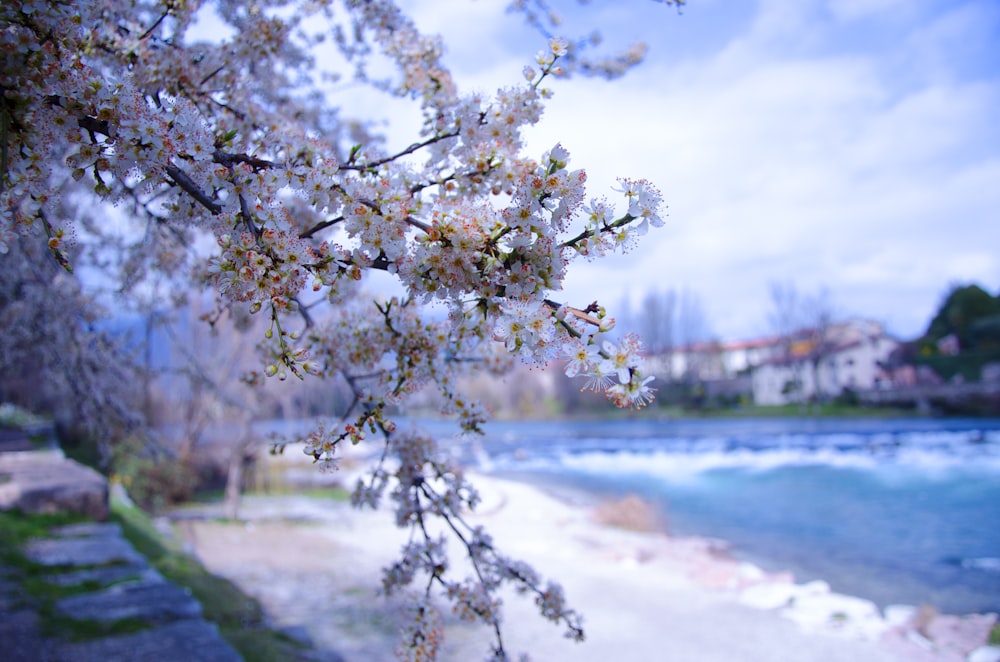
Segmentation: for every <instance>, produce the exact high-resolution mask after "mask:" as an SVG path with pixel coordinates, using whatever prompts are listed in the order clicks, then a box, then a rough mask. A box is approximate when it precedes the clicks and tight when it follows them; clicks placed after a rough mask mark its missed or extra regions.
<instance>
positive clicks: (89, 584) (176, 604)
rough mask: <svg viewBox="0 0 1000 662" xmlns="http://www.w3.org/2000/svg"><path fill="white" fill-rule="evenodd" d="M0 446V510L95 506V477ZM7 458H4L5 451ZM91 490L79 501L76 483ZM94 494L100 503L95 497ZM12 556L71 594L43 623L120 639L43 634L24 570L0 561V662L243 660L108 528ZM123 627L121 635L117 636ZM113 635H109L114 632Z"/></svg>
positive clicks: (62, 536) (51, 453)
mask: <svg viewBox="0 0 1000 662" xmlns="http://www.w3.org/2000/svg"><path fill="white" fill-rule="evenodd" d="M2 441H4V442H5V443H3V444H2V445H0V446H3V447H5V448H0V497H3V498H0V508H3V509H11V508H17V509H20V510H22V511H25V512H60V511H62V510H65V509H67V504H68V507H69V508H72V507H73V504H84V503H87V504H88V506H87V507H88V508H93V506H94V503H96V502H97V501H99V499H100V498H103V500H104V503H103V506H100V505H99V507H98V511H100V510H101V509H102V508H103V512H104V513H105V514H106V513H107V484H106V483H103V484H99V483H100V481H103V478H102V477H101V478H100V481H95V476H97V477H100V475H99V474H97V473H96V472H93V471H92V470H89V469H87V468H85V467H82V466H81V465H78V464H76V463H75V462H73V461H72V460H67V459H66V458H65V457H64V456H63V455H62V453H61V452H60V451H58V449H57V448H56V449H53V448H52V447H51V446H48V447H44V448H27V447H25V444H24V443H18V442H17V441H16V440H14V439H10V438H7V439H4V440H2ZM4 451H6V452H4ZM83 483H86V484H89V485H90V488H88V490H87V491H86V492H81V484H83ZM95 493H96V494H101V495H103V496H102V497H95ZM50 533H51V537H48V538H40V539H34V540H31V541H29V542H28V543H27V544H26V545H25V546H24V547H23V549H22V550H21V551H22V552H23V553H24V554H25V556H27V558H28V559H29V560H31V561H32V562H33V563H35V564H37V565H38V566H42V567H43V568H51V572H43V573H42V575H41V579H42V580H43V581H44V582H45V583H47V584H51V585H54V586H61V587H68V588H69V587H77V588H79V589H80V590H79V591H68V592H67V593H71V594H69V595H67V596H66V597H63V598H60V599H58V600H55V601H54V603H53V605H52V613H50V614H47V617H49V618H56V619H65V621H66V622H67V623H70V624H72V623H73V622H74V621H75V622H76V624H78V625H81V626H84V627H89V628H90V629H92V630H93V629H95V626H96V629H103V631H121V630H122V629H127V630H128V633H127V634H117V635H112V636H105V637H99V638H94V639H89V640H83V641H67V640H64V639H56V638H52V637H51V636H47V634H46V633H45V632H44V631H43V628H42V622H41V621H42V619H41V615H40V614H41V610H42V609H43V605H42V603H41V602H40V601H39V600H37V599H35V598H33V596H32V595H31V594H30V593H28V592H27V591H26V590H25V588H24V586H23V582H24V580H25V579H26V577H25V576H24V571H23V570H22V569H20V568H18V567H14V566H12V565H4V563H3V562H2V561H0V659H2V660H3V661H4V662H47V661H52V662H119V661H121V662H125V661H128V662H140V661H147V660H148V661H149V662H175V661H176V662H239V661H240V660H242V657H241V656H240V655H239V653H237V652H236V650H235V649H234V648H233V647H232V646H230V645H229V643H228V642H226V640H225V639H223V638H222V636H221V635H220V634H219V631H218V628H217V627H216V626H215V625H214V624H212V623H210V622H208V621H206V620H205V619H204V618H203V617H202V610H201V605H200V604H199V603H198V601H197V600H195V599H194V597H192V596H191V594H190V593H189V592H188V591H187V590H186V589H183V588H180V587H178V586H177V585H175V584H173V583H171V582H168V581H167V580H165V579H164V578H163V577H162V576H161V575H160V574H159V573H158V572H157V571H156V570H155V569H154V568H152V567H151V566H150V565H149V563H148V562H147V561H146V559H145V558H144V557H143V556H142V555H141V554H139V553H138V552H136V550H135V548H133V547H132V545H131V544H130V543H129V542H128V541H127V540H126V539H125V538H124V537H123V536H122V532H121V529H120V528H119V527H118V525H117V524H114V523H104V522H87V523H83V524H75V525H71V526H64V527H59V528H56V529H53V530H52V531H51V532H50ZM122 626H128V627H127V628H123V627H122ZM115 628H118V629H117V630H116V629H115Z"/></svg>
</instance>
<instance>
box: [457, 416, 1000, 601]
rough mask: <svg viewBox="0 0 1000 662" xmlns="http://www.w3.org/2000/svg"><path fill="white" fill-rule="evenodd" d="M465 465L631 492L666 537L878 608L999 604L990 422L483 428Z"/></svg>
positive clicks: (998, 461)
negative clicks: (660, 516)
mask: <svg viewBox="0 0 1000 662" xmlns="http://www.w3.org/2000/svg"><path fill="white" fill-rule="evenodd" d="M471 459H472V460H473V461H475V462H477V463H478V465H479V468H480V469H481V470H485V471H490V472H495V473H498V474H501V475H507V476H513V477H519V478H524V479H528V480H533V481H536V482H543V483H546V484H550V485H553V486H563V487H572V488H575V489H578V490H579V489H582V490H586V491H587V492H590V493H592V494H594V495H595V496H607V495H621V494H626V493H635V494H639V495H641V496H643V497H645V498H647V499H649V500H651V501H653V502H654V503H656V504H658V505H659V506H660V507H661V509H662V510H663V513H664V514H665V515H666V519H667V521H668V522H669V525H668V526H669V530H670V532H672V533H676V534H680V535H685V534H691V535H702V536H711V537H718V538H723V539H725V540H727V541H729V542H730V543H732V544H733V545H734V552H735V553H736V554H737V555H738V556H740V557H742V558H746V559H748V560H751V561H753V562H755V563H758V564H759V565H762V566H763V567H765V568H767V569H770V570H780V569H787V570H791V571H792V572H794V573H795V576H796V579H797V580H798V581H807V580H810V579H817V578H818V579H824V580H826V581H828V582H829V583H830V584H831V586H832V587H833V589H834V590H836V591H840V592H843V593H847V594H851V595H858V596H861V597H866V598H868V599H871V600H874V601H875V602H876V603H878V604H880V605H886V604H894V603H905V604H932V605H934V606H935V607H937V608H938V609H940V610H942V611H945V612H951V613H968V612H981V611H1000V419H998V420H981V419H978V420H924V419H919V420H909V419H899V420H867V419H864V420H862V419H857V420H844V419H838V420H825V419H819V420H798V419H781V420H778V419H774V420H700V421H693V422H692V421H676V422H675V421H615V422H541V423H539V422H531V423H499V422H493V423H490V424H489V425H488V426H487V435H486V437H485V438H484V439H482V440H481V445H480V447H479V448H478V449H477V452H476V453H475V454H474V455H473V456H471Z"/></svg>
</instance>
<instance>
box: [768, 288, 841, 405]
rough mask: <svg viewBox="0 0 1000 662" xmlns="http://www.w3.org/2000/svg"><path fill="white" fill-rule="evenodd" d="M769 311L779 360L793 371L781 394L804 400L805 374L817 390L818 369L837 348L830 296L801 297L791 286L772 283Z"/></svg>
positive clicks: (823, 294)
mask: <svg viewBox="0 0 1000 662" xmlns="http://www.w3.org/2000/svg"><path fill="white" fill-rule="evenodd" d="M770 294H771V309H770V312H769V315H768V316H769V321H770V324H771V328H772V330H773V332H774V334H775V335H776V337H777V339H778V343H779V348H780V354H779V359H780V360H782V361H783V362H785V363H786V364H787V365H788V366H789V367H790V368H791V370H792V374H793V378H792V380H791V381H790V382H789V383H788V384H786V385H785V388H784V389H783V392H784V393H785V394H786V395H789V396H790V397H792V398H794V399H799V400H804V399H805V398H806V397H808V395H809V394H806V393H805V392H804V391H803V388H804V383H805V380H804V377H805V372H804V371H806V370H808V371H809V373H808V374H809V375H810V377H811V378H812V383H813V384H814V385H816V386H817V392H816V393H813V394H812V395H814V396H817V395H820V394H819V393H818V378H819V366H820V365H821V364H822V363H823V361H824V360H825V359H827V358H828V357H829V356H830V354H831V353H832V352H833V350H834V349H835V348H836V346H837V339H836V338H835V337H834V336H833V335H832V334H831V329H832V326H833V322H834V319H833V318H834V313H833V306H832V304H831V303H830V296H829V292H828V290H826V289H822V288H821V289H820V290H819V291H818V292H816V293H815V294H812V295H808V294H807V295H803V294H801V293H800V292H799V291H798V288H797V287H796V286H795V284H794V283H791V282H786V283H779V282H775V283H771V286H770Z"/></svg>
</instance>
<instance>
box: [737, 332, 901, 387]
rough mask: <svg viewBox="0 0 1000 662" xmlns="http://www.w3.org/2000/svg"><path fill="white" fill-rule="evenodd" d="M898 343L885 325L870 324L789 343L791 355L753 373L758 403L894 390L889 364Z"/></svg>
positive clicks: (810, 334) (807, 335)
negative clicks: (891, 386)
mask: <svg viewBox="0 0 1000 662" xmlns="http://www.w3.org/2000/svg"><path fill="white" fill-rule="evenodd" d="M789 341H790V342H789ZM898 345H899V342H898V341H897V340H895V339H893V338H890V337H889V336H887V335H886V334H885V331H884V330H883V328H882V326H881V325H880V324H878V323H875V322H871V321H867V320H851V321H848V322H844V323H839V324H832V325H830V326H829V327H828V328H826V329H823V330H821V331H816V330H811V331H806V332H803V333H802V334H801V335H800V336H799V335H797V337H796V338H792V339H785V347H787V348H788V351H786V352H784V353H783V354H781V355H778V356H776V357H774V358H771V359H769V360H766V361H764V362H762V363H760V364H759V365H757V366H755V367H754V369H753V379H752V383H753V399H754V402H755V403H756V404H759V405H782V404H788V403H790V402H803V401H809V400H815V399H823V398H831V397H836V396H838V395H840V394H842V393H843V392H844V391H845V390H852V391H866V390H872V389H878V388H885V387H888V386H890V385H891V380H890V376H889V374H888V373H887V371H886V370H885V368H884V366H885V364H886V363H887V362H888V360H889V357H890V355H891V354H892V352H893V351H894V350H895V349H896V348H897V347H898Z"/></svg>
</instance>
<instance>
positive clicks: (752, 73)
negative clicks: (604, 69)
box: [403, 0, 1000, 339]
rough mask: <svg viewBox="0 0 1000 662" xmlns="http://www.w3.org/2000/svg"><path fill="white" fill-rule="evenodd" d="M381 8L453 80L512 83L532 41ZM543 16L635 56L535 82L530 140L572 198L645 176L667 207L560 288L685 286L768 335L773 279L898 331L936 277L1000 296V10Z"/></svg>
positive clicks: (484, 25)
mask: <svg viewBox="0 0 1000 662" xmlns="http://www.w3.org/2000/svg"><path fill="white" fill-rule="evenodd" d="M403 4H404V6H406V5H409V6H410V7H412V8H413V11H414V12H415V14H416V19H417V21H418V24H419V25H420V26H421V28H422V29H424V30H425V31H428V32H438V33H440V34H442V35H443V37H444V39H445V43H446V44H447V47H448V53H447V57H446V61H447V62H448V63H449V64H450V65H451V66H452V67H453V70H454V72H455V74H456V77H457V80H458V83H459V85H460V88H461V89H462V90H464V91H472V90H479V91H489V90H494V89H496V87H498V86H501V85H507V84H513V83H517V82H518V81H519V80H520V79H519V76H520V70H521V68H522V66H523V65H524V64H527V63H528V62H529V61H530V59H531V56H532V55H533V53H534V52H535V51H536V50H538V48H539V47H540V46H541V45H542V44H543V43H544V42H543V40H542V39H541V38H540V37H539V36H538V35H537V34H536V33H533V32H532V31H531V30H530V29H528V28H527V27H525V26H524V25H523V24H522V23H521V22H520V21H519V19H518V18H517V17H515V16H510V15H506V14H505V13H504V11H503V8H504V6H505V5H506V4H507V2H506V1H505V0H462V1H459V0H448V2H444V1H443V0H441V1H439V2H428V1H426V0H422V1H418V0H409V1H408V2H404V3H403ZM554 4H556V6H559V4H558V3H554ZM564 6H565V7H566V8H568V9H569V10H570V11H572V12H573V14H572V16H568V18H570V20H568V21H567V23H566V28H565V29H566V32H567V35H568V36H579V35H581V34H585V33H586V32H588V31H589V30H590V29H592V28H593V27H595V26H596V27H599V28H600V29H601V30H602V32H603V33H604V36H605V38H606V45H607V46H608V47H615V46H618V47H622V46H626V45H628V44H629V43H631V42H632V41H633V40H635V39H637V38H638V39H642V40H644V41H646V42H647V43H648V44H649V46H650V52H649V56H648V58H647V60H646V61H645V62H644V63H643V64H642V65H641V66H640V67H639V68H637V69H636V70H634V71H633V72H632V73H631V74H630V75H628V76H627V77H625V78H624V79H620V80H617V81H613V82H606V81H599V80H594V79H582V78H581V79H573V80H569V81H557V82H555V83H554V84H553V86H552V87H553V89H554V91H555V97H554V99H553V100H552V101H551V103H550V105H549V107H548V109H547V111H546V114H545V117H544V118H543V120H542V123H541V125H540V126H538V127H535V128H533V129H532V130H531V133H530V134H529V138H530V144H531V145H532V147H531V150H532V152H536V151H537V152H538V153H539V155H540V154H541V152H542V151H543V150H545V149H547V148H548V147H550V146H551V145H552V144H554V143H555V142H557V141H560V142H562V143H563V144H564V146H566V147H567V148H568V149H569V150H570V151H571V153H572V158H573V161H572V165H573V166H574V167H584V168H586V169H587V170H588V172H589V174H590V183H591V193H592V194H595V195H596V194H602V193H610V191H609V189H610V186H611V185H612V184H613V183H614V180H615V177H617V176H631V177H645V178H647V179H650V180H652V181H653V182H655V183H656V184H657V185H658V186H659V187H660V188H661V190H662V191H663V193H664V197H665V199H666V201H667V203H668V204H669V207H670V209H669V219H668V224H667V226H666V227H664V228H661V229H660V230H657V231H652V232H650V234H649V235H647V236H646V237H645V238H644V241H643V242H642V245H641V246H640V247H639V248H637V249H636V250H635V251H633V252H632V253H630V254H628V255H626V256H618V257H615V258H613V259H606V260H599V261H597V262H594V263H586V262H583V261H581V262H578V263H575V264H574V267H575V268H574V269H573V270H572V273H571V276H570V278H569V280H568V281H567V284H566V290H565V292H564V293H563V294H562V295H561V297H562V299H563V300H565V301H568V302H570V303H577V304H586V303H589V302H590V301H591V300H593V299H595V298H597V299H599V300H600V301H601V302H602V303H604V304H605V305H608V306H609V307H610V306H614V305H616V304H617V303H618V302H620V301H621V300H622V297H623V294H625V295H628V296H630V297H631V299H632V301H633V302H635V303H638V301H639V300H640V298H641V296H642V295H643V294H644V292H646V291H648V290H650V289H659V290H665V289H667V288H674V289H676V290H686V291H688V292H691V293H693V294H695V295H696V296H697V297H698V298H699V299H700V301H701V305H702V308H703V311H704V314H705V316H706V318H707V322H708V325H709V327H710V328H711V330H712V331H713V332H714V335H715V336H717V337H720V338H723V339H739V338H749V337H755V336H760V335H766V334H767V333H768V332H769V331H770V330H771V329H770V325H769V323H768V316H769V309H770V307H771V299H770V289H771V285H772V284H774V283H793V284H794V285H795V287H796V289H797V290H798V292H799V293H800V294H816V293H818V292H820V291H821V290H826V291H827V292H828V295H829V301H830V303H831V305H832V307H833V309H834V310H835V311H836V312H837V313H838V314H839V315H840V316H842V317H843V316H849V315H857V316H863V317H868V318H873V319H876V320H879V321H882V322H884V323H885V324H886V326H887V328H888V330H889V331H890V332H891V333H894V334H896V335H899V336H901V337H904V338H907V337H912V336H915V335H918V334H919V333H921V332H922V330H923V328H924V327H925V325H926V323H927V321H928V320H929V318H930V317H931V315H932V314H933V312H934V311H935V309H936V307H937V305H938V304H939V302H940V300H941V298H942V296H943V294H944V293H945V291H946V290H947V288H948V286H949V285H950V284H952V283H967V282H977V283H979V284H981V285H982V286H984V287H985V288H987V289H988V290H989V291H991V292H994V293H995V292H997V290H998V289H1000V211H998V210H1000V3H997V2H996V1H995V0H978V1H977V0H970V1H963V0H744V1H742V2H731V1H727V0H690V1H689V4H688V6H687V7H686V8H685V9H684V10H683V12H682V13H680V14H678V12H677V11H676V10H674V9H672V8H670V7H667V6H666V5H663V4H659V3H655V2H651V1H649V0H632V1H624V0H622V1H616V2H612V1H610V0H593V1H592V2H589V3H588V4H587V5H585V6H583V7H582V8H580V7H577V5H576V3H575V2H567V3H565V4H564ZM609 197H610V196H609ZM633 307H635V306H633Z"/></svg>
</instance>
